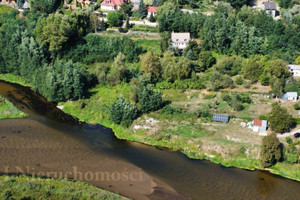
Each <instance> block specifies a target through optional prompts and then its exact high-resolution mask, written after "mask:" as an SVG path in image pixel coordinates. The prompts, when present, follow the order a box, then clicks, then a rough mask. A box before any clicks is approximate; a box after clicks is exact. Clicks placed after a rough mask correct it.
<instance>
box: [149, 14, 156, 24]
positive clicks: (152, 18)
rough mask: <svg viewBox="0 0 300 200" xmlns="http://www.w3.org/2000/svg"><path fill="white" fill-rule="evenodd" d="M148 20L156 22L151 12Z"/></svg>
mask: <svg viewBox="0 0 300 200" xmlns="http://www.w3.org/2000/svg"><path fill="white" fill-rule="evenodd" d="M149 21H150V22H156V19H155V17H154V15H153V13H151V14H150V17H149Z"/></svg>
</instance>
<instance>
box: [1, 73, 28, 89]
mask: <svg viewBox="0 0 300 200" xmlns="http://www.w3.org/2000/svg"><path fill="white" fill-rule="evenodd" d="M0 80H3V81H7V82H10V83H17V84H20V85H23V86H29V87H31V84H30V83H27V82H26V81H25V80H24V79H23V78H22V77H20V76H16V75H13V74H0Z"/></svg>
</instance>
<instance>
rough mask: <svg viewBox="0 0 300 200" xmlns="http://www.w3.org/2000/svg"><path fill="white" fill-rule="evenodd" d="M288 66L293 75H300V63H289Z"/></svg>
mask: <svg viewBox="0 0 300 200" xmlns="http://www.w3.org/2000/svg"><path fill="white" fill-rule="evenodd" d="M288 68H289V72H291V73H292V74H293V76H300V65H288Z"/></svg>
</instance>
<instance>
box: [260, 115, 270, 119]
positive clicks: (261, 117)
mask: <svg viewBox="0 0 300 200" xmlns="http://www.w3.org/2000/svg"><path fill="white" fill-rule="evenodd" d="M258 119H259V120H268V116H266V115H260V116H259V117H258Z"/></svg>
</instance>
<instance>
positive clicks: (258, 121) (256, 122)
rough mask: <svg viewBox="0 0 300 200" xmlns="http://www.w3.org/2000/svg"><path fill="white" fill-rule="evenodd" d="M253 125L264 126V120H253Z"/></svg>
mask: <svg viewBox="0 0 300 200" xmlns="http://www.w3.org/2000/svg"><path fill="white" fill-rule="evenodd" d="M253 126H262V120H258V119H255V120H253Z"/></svg>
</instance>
